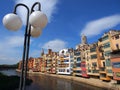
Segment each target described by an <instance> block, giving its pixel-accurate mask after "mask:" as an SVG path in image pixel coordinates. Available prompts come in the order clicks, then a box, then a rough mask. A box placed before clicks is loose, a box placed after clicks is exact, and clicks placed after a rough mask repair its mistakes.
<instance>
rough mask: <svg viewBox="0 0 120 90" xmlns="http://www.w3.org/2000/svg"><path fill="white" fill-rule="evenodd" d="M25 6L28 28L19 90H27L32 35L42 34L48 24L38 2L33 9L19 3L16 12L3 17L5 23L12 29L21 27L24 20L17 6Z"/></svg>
mask: <svg viewBox="0 0 120 90" xmlns="http://www.w3.org/2000/svg"><path fill="white" fill-rule="evenodd" d="M36 5H38V10H37V11H36V10H34V7H35V6H36ZM19 6H23V7H25V8H26V9H27V19H26V28H25V36H24V48H23V56H22V69H21V77H20V85H19V90H25V84H26V76H27V64H28V57H29V47H30V36H32V37H38V36H39V35H40V34H41V31H42V29H43V28H44V27H45V26H46V24H47V17H46V15H45V14H44V13H42V12H41V4H40V3H39V2H36V3H34V4H33V6H32V8H31V10H29V8H28V6H26V5H25V4H22V3H20V4H17V5H16V6H15V8H14V12H13V13H11V14H7V15H6V16H5V17H4V18H3V25H4V26H5V27H6V28H7V29H9V30H12V31H16V30H18V29H20V27H21V26H22V20H21V19H20V17H19V16H18V15H17V14H16V10H17V7H19Z"/></svg>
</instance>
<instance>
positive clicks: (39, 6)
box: [31, 2, 41, 13]
mask: <svg viewBox="0 0 120 90" xmlns="http://www.w3.org/2000/svg"><path fill="white" fill-rule="evenodd" d="M37 4H38V10H39V11H41V4H40V3H39V2H36V3H34V4H33V6H32V8H31V13H32V12H33V11H34V7H35V6H36V5H37Z"/></svg>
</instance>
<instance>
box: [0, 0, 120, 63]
mask: <svg viewBox="0 0 120 90" xmlns="http://www.w3.org/2000/svg"><path fill="white" fill-rule="evenodd" d="M36 1H39V2H40V3H41V6H42V7H41V8H42V12H44V13H45V14H46V15H47V17H48V20H49V22H48V24H47V26H46V27H45V28H44V29H43V31H42V34H41V36H40V37H38V38H31V46H30V56H32V57H40V52H41V49H42V48H44V50H45V51H46V50H47V49H48V48H51V49H53V50H54V51H59V50H61V49H63V48H75V46H76V45H77V44H79V43H80V42H81V39H80V35H81V34H85V35H87V37H88V43H93V42H96V41H97V40H98V38H100V37H101V36H102V34H103V33H104V32H107V31H109V30H110V29H116V30H120V0H1V1H0V33H1V34H0V64H15V63H17V62H18V61H19V60H21V58H22V52H23V39H24V28H25V23H24V22H25V17H26V14H25V12H26V9H25V8H18V9H17V11H18V12H17V13H18V15H19V16H20V17H21V18H22V20H23V26H22V28H21V29H20V30H19V31H17V32H12V31H9V30H7V29H6V28H5V27H4V26H3V24H2V19H3V17H4V16H5V15H6V14H8V13H12V12H13V9H14V6H15V5H16V4H17V3H25V4H27V5H28V6H29V7H31V6H32V4H33V3H34V2H36Z"/></svg>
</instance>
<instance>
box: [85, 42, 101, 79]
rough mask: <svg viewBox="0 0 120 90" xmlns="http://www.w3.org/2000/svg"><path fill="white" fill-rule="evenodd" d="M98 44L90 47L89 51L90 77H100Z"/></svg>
mask: <svg viewBox="0 0 120 90" xmlns="http://www.w3.org/2000/svg"><path fill="white" fill-rule="evenodd" d="M97 47H98V45H97V43H93V44H90V45H89V49H88V50H87V54H88V56H87V60H86V62H87V63H88V64H87V67H88V66H89V70H88V75H89V76H93V77H99V63H98V58H97Z"/></svg>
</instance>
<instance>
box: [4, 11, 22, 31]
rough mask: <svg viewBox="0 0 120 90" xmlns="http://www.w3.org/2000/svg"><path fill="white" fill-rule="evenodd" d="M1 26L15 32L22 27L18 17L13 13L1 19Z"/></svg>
mask: <svg viewBox="0 0 120 90" xmlns="http://www.w3.org/2000/svg"><path fill="white" fill-rule="evenodd" d="M3 25H4V26H5V27H6V28H7V29H8V30H12V31H17V30H19V29H20V28H21V26H22V20H21V19H20V17H19V16H18V15H16V14H14V13H10V14H7V15H5V16H4V18H3Z"/></svg>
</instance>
